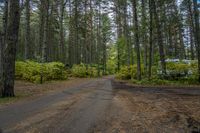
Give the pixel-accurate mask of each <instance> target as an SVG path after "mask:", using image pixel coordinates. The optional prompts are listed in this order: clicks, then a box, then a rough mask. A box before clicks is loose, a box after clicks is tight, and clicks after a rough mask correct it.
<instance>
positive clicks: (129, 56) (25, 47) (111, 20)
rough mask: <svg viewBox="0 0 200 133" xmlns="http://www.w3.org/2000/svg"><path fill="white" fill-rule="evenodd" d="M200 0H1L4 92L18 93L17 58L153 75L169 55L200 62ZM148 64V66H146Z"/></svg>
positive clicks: (0, 52)
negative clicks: (133, 69) (129, 69)
mask: <svg viewBox="0 0 200 133" xmlns="http://www.w3.org/2000/svg"><path fill="white" fill-rule="evenodd" d="M199 30H200V29H199V2H198V0H1V1H0V90H1V93H0V94H2V96H5V97H6V96H14V78H15V77H14V75H15V61H16V60H34V61H37V62H41V63H45V62H54V61H56V62H62V63H64V64H65V65H66V66H67V67H69V68H71V67H72V66H73V65H74V64H81V63H83V64H88V65H92V64H96V65H97V66H98V69H100V68H101V69H102V71H103V73H104V74H106V73H107V71H108V70H107V67H108V62H110V61H112V62H114V63H113V64H116V65H114V66H113V67H114V68H113V69H114V70H115V71H116V72H118V71H119V70H120V69H121V67H123V66H128V67H131V65H133V64H137V79H138V80H141V79H142V78H143V76H142V72H141V71H142V70H141V69H144V72H145V77H147V78H149V79H150V78H151V76H152V67H153V66H154V64H155V63H157V62H160V64H161V70H162V73H163V74H165V73H166V62H165V61H166V59H168V58H170V59H180V60H182V59H189V60H197V61H198V71H197V72H198V76H199V79H198V80H199V82H200V31H199ZM143 67H144V68H143Z"/></svg>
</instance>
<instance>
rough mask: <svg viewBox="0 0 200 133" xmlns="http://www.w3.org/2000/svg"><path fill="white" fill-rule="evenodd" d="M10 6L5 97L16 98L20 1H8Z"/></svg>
mask: <svg viewBox="0 0 200 133" xmlns="http://www.w3.org/2000/svg"><path fill="white" fill-rule="evenodd" d="M8 5H9V8H8V9H9V10H8V25H7V35H6V39H5V48H4V50H3V57H4V60H3V68H6V69H4V73H3V85H4V86H3V91H2V94H3V97H12V96H14V78H15V58H16V44H17V41H18V31H19V22H20V8H19V0H8Z"/></svg>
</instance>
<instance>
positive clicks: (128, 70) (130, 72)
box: [116, 65, 144, 80]
mask: <svg viewBox="0 0 200 133" xmlns="http://www.w3.org/2000/svg"><path fill="white" fill-rule="evenodd" d="M141 74H142V75H144V65H141ZM116 78H118V79H123V80H128V79H136V78H137V65H132V66H130V67H128V66H123V67H121V69H120V71H119V72H118V73H117V75H116Z"/></svg>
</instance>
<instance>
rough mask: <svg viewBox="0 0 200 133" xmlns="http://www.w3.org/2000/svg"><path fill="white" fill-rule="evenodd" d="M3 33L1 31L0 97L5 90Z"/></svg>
mask: <svg viewBox="0 0 200 133" xmlns="http://www.w3.org/2000/svg"><path fill="white" fill-rule="evenodd" d="M0 32H1V31H0ZM2 39H3V38H2V34H1V33H0V97H1V96H2V90H3V51H2V50H3V40H2Z"/></svg>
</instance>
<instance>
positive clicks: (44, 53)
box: [42, 0, 49, 62]
mask: <svg viewBox="0 0 200 133" xmlns="http://www.w3.org/2000/svg"><path fill="white" fill-rule="evenodd" d="M43 4H44V8H45V21H44V22H45V23H44V40H43V41H44V42H43V48H42V60H43V62H47V61H48V57H47V56H48V49H47V45H48V39H49V38H48V35H49V33H48V31H49V0H46V1H45V2H44V3H43Z"/></svg>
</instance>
